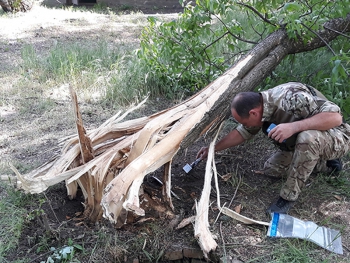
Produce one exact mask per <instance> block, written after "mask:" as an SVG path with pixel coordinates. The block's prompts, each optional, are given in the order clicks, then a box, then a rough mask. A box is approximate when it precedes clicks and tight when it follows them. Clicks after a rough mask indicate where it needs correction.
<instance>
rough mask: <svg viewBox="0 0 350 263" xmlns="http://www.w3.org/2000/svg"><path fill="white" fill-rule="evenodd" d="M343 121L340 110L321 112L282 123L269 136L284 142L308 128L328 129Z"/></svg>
mask: <svg viewBox="0 0 350 263" xmlns="http://www.w3.org/2000/svg"><path fill="white" fill-rule="evenodd" d="M342 121H343V120H342V116H341V115H340V114H339V113H338V112H321V113H318V114H316V115H314V116H312V117H309V118H306V119H303V120H300V121H295V122H291V123H281V124H279V125H277V126H276V127H275V128H273V129H272V130H271V131H270V132H269V134H268V136H269V137H270V138H272V139H274V140H275V141H278V142H279V143H282V142H283V141H284V140H285V139H288V138H289V137H290V136H292V135H293V134H295V133H298V132H302V131H306V130H319V131H326V130H329V129H331V128H334V127H337V126H339V125H340V124H342Z"/></svg>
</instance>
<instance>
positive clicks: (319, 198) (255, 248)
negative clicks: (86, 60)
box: [0, 6, 350, 263]
mask: <svg viewBox="0 0 350 263" xmlns="http://www.w3.org/2000/svg"><path fill="white" fill-rule="evenodd" d="M144 8H145V9H146V10H149V6H145V7H144ZM158 10H159V9H158ZM43 11H44V10H43V9H41V8H40V7H39V6H36V7H34V10H33V12H32V13H31V14H26V15H23V14H22V15H15V16H14V17H12V18H10V19H9V20H8V21H9V22H10V23H11V25H12V27H10V26H1V27H0V32H1V33H0V51H1V53H0V59H1V62H0V63H1V65H2V66H1V67H0V68H1V70H2V72H3V73H6V72H9V71H10V69H11V68H12V67H15V66H16V65H17V64H18V63H19V62H20V50H21V48H22V47H23V45H25V44H28V43H30V44H33V45H35V47H36V48H37V49H38V50H42V51H43V52H45V51H46V50H48V48H49V47H50V46H51V45H52V43H54V42H55V41H62V42H67V43H74V41H76V40H77V39H79V40H82V39H84V38H90V39H91V38H92V39H95V38H96V39H97V38H98V37H99V36H100V35H102V34H103V35H107V36H110V39H108V41H110V42H111V43H119V42H120V41H125V42H126V43H128V44H129V45H137V44H138V39H137V38H138V34H139V30H138V29H135V27H134V26H131V25H130V24H128V22H127V20H128V17H127V16H125V17H121V18H117V19H116V18H114V23H113V24H112V25H111V24H110V23H107V20H108V19H109V18H108V17H107V16H104V15H98V14H91V19H90V20H88V22H87V20H86V17H85V16H86V14H80V13H76V14H65V13H63V12H61V11H58V12H57V13H56V11H55V10H47V9H45V12H44V13H45V14H43ZM164 12H165V10H164ZM164 12H160V13H164ZM168 16H169V17H171V16H173V17H175V14H172V15H168ZM28 17H33V18H35V19H34V20H30V21H31V22H29V20H28ZM82 17H84V19H82ZM118 19H119V20H118ZM104 25H105V26H104ZM139 26H142V23H141V24H140V25H139ZM72 32H74V34H71V33H72ZM105 33H106V34H105ZM116 35H118V37H116ZM1 75H2V77H1V82H2V84H3V87H2V94H4V95H6V92H9V93H11V96H12V97H10V96H9V99H10V100H14V101H15V100H19V99H21V98H19V97H15V95H13V91H12V89H15V87H16V85H17V84H18V83H16V82H14V81H13V80H11V79H10V78H9V77H6V74H1ZM54 91H56V92H57V91H58V92H60V90H59V89H58V90H55V89H53V91H52V94H51V95H52V99H53V100H54V101H55V103H56V106H55V107H54V108H53V109H52V110H51V111H50V112H44V113H43V112H36V111H35V110H34V107H33V111H31V112H30V114H26V115H22V114H21V112H19V111H17V109H16V108H15V107H9V106H6V105H3V106H1V108H0V110H1V130H2V132H1V133H2V134H1V135H0V136H1V137H0V138H1V140H0V142H1V145H0V153H1V156H2V157H1V158H4V160H19V161H21V162H26V163H28V165H31V166H33V164H41V163H44V162H45V161H47V160H49V159H50V158H51V157H52V156H53V155H54V153H55V152H56V151H57V150H58V149H57V140H59V139H60V138H62V137H64V136H66V135H69V134H73V133H75V130H74V124H73V123H74V122H73V120H72V118H70V117H67V116H70V115H71V112H70V111H71V106H70V104H71V102H70V100H69V98H67V97H66V96H64V95H63V94H62V93H59V96H58V97H56V98H55V97H54ZM4 95H3V96H4ZM22 99H25V100H26V102H25V103H27V104H33V105H35V97H34V98H33V97H30V96H29V97H28V96H27V97H25V98H22ZM171 103H172V102H168V101H166V100H164V99H160V101H158V102H157V103H156V104H157V105H155V103H154V102H152V101H149V102H148V103H147V104H146V106H145V107H143V108H142V109H141V110H139V111H138V112H137V113H135V114H138V115H149V114H151V113H154V112H156V111H158V110H161V109H163V108H165V107H166V106H168V105H169V104H171ZM10 104H11V103H9V104H8V105H10ZM81 110H82V115H83V120H84V122H85V126H86V127H87V129H92V128H94V127H97V126H98V125H100V124H102V123H103V121H104V120H106V119H107V118H109V117H110V116H112V115H113V114H115V112H114V109H113V108H112V107H108V106H105V105H100V104H98V103H95V102H93V101H84V103H82V105H81ZM131 117H132V116H131ZM50 118H54V119H55V120H59V119H64V120H65V121H60V122H57V123H54V124H53V123H52V122H50V123H49V122H48V121H49V120H50ZM39 121H40V122H48V124H47V127H46V128H42V129H41V130H38V131H35V129H36V126H35V123H37V122H39ZM235 125H236V124H235V123H234V122H233V121H232V120H228V121H227V123H226V125H225V127H224V128H223V131H222V132H221V136H223V135H224V134H226V133H227V132H228V131H230V130H231V129H233V128H234V127H235ZM29 130H30V131H31V132H29ZM28 142H31V147H30V148H29V147H24V146H23V145H25V144H27V143H28ZM209 142H210V141H209V140H208V139H206V138H199V139H198V141H197V142H195V143H194V144H193V145H192V146H191V147H189V148H188V149H183V150H182V151H180V152H179V153H178V154H177V155H176V158H175V159H174V162H173V165H172V191H173V192H174V194H175V195H176V196H175V195H174V196H173V204H174V208H175V211H173V213H174V215H175V216H173V217H168V216H166V215H167V213H165V212H159V211H157V210H154V209H151V210H147V211H146V215H145V217H143V218H135V219H134V222H133V223H130V224H127V225H124V226H123V227H121V228H118V229H116V227H115V226H114V225H112V224H110V223H109V222H108V221H107V220H105V219H102V220H101V221H100V222H97V223H94V224H92V223H90V222H88V221H86V220H83V219H82V212H83V211H84V207H83V201H84V200H82V197H81V195H80V196H78V198H77V199H76V200H69V199H68V198H67V196H66V188H65V185H64V183H63V182H62V183H59V184H57V185H56V186H54V187H51V188H50V189H48V190H47V191H46V192H45V194H43V195H41V197H42V199H43V203H42V204H32V205H31V206H30V207H28V211H29V212H28V213H30V211H38V209H42V210H43V211H44V213H40V214H39V215H37V216H33V218H32V219H31V220H29V221H28V222H27V224H26V225H25V228H24V229H23V232H22V236H21V238H20V241H19V244H18V248H17V249H16V250H14V251H12V252H11V253H10V254H9V255H8V257H7V260H9V261H10V262H12V261H15V260H18V259H23V258H26V259H27V260H28V262H42V261H44V262H45V260H46V259H47V258H48V256H49V255H50V251H47V250H45V249H46V248H47V247H56V248H59V247H62V246H63V245H65V244H67V242H69V240H71V242H73V243H74V244H79V245H81V246H83V247H84V252H79V253H78V254H77V255H76V257H75V259H78V260H79V261H72V262H175V261H176V262H193V263H195V262H204V261H205V259H204V258H203V254H202V253H201V250H200V247H199V245H198V242H197V240H196V239H195V238H194V229H193V225H192V224H191V223H190V224H188V225H187V226H185V227H183V228H181V229H176V227H177V226H178V224H179V222H180V221H181V220H182V219H186V218H190V217H191V216H193V215H195V202H196V200H197V201H198V200H199V198H200V196H201V191H202V188H203V183H204V180H203V179H204V173H205V162H200V163H199V164H198V166H197V167H196V168H194V169H193V170H192V171H191V172H190V173H189V174H186V173H185V172H184V171H183V166H184V165H185V164H186V163H191V162H193V161H194V160H195V156H196V153H197V152H198V150H199V149H200V148H201V147H202V146H204V145H208V144H209ZM52 149H55V151H53V150H52ZM274 151H276V148H275V147H274V146H273V145H272V144H271V143H269V141H268V140H267V139H266V138H265V137H264V135H258V136H256V138H255V139H254V140H252V141H250V142H248V143H246V144H245V145H242V146H239V147H236V148H235V149H230V150H227V151H225V152H222V153H218V154H217V155H216V158H215V161H216V166H217V170H218V174H219V188H220V199H221V205H224V204H225V206H227V207H229V208H231V209H234V210H239V211H240V213H241V214H242V215H244V216H246V217H250V218H252V219H256V220H260V221H264V222H269V221H270V217H269V215H267V214H266V213H265V211H266V208H267V207H268V206H269V204H270V203H271V202H272V201H274V200H275V199H277V198H278V195H279V189H280V187H281V185H282V183H283V179H273V178H269V177H266V176H264V175H263V174H261V173H260V171H261V169H262V167H263V164H264V161H265V160H266V159H267V158H268V156H270V155H271V154H272V153H273V152H274ZM348 169H349V164H348V158H345V159H344V172H343V173H342V174H341V176H342V178H344V180H347V181H348V180H349V170H348ZM4 173H5V172H2V171H0V174H4ZM154 177H156V178H159V179H161V177H162V170H161V169H160V170H157V171H155V172H154V173H152V174H149V175H147V176H146V177H145V180H144V183H143V188H144V192H145V195H147V196H148V198H150V199H152V200H158V201H159V200H161V199H162V194H161V185H160V184H159V183H158V182H157V180H156V179H154ZM333 179H334V177H324V176H323V177H321V176H319V175H312V176H311V178H310V180H309V182H308V184H307V187H306V189H305V190H304V191H303V193H302V195H301V196H300V198H299V200H298V201H297V202H296V204H295V206H294V207H293V209H292V210H291V212H290V215H292V216H295V217H297V218H299V219H302V220H308V221H313V222H315V223H317V224H320V225H324V226H329V227H333V228H334V227H339V228H338V229H339V230H340V228H341V229H342V240H343V249H344V254H343V255H341V256H340V255H339V256H338V255H335V254H333V255H332V254H331V253H330V252H328V251H326V250H324V249H322V248H319V247H317V246H316V245H315V246H314V247H312V245H310V246H311V247H312V248H313V250H312V251H313V252H314V253H315V255H316V254H317V255H318V257H317V258H318V259H319V258H322V257H323V258H327V259H330V261H327V262H348V261H347V260H348V258H349V256H350V250H349V248H350V218H349V211H350V203H349V201H348V200H347V197H346V195H344V194H343V193H342V191H341V189H339V188H337V185H335V184H334V183H332V182H333V181H332V180H333ZM334 180H335V179H334ZM212 185H213V188H212V195H211V200H210V210H209V223H210V231H211V232H212V233H213V235H214V236H215V237H216V242H217V243H218V247H217V249H216V250H215V251H214V252H213V253H212V254H211V255H210V261H212V262H219V261H220V258H222V257H224V256H225V257H226V258H227V261H226V262H236V263H237V262H272V261H273V259H274V251H273V250H274V249H275V248H276V247H279V246H280V240H279V239H270V238H268V237H267V236H266V233H267V227H266V226H261V225H245V224H243V223H241V222H238V221H236V220H233V219H230V218H229V217H227V216H224V215H222V214H220V213H219V210H218V205H217V201H216V200H217V199H216V194H217V192H216V190H215V185H214V180H213V182H212ZM160 202H161V201H160ZM44 243H45V244H44ZM282 244H285V243H282ZM279 249H281V248H279ZM281 251H285V250H283V248H282V250H281ZM320 255H321V256H320ZM314 262H319V261H314Z"/></svg>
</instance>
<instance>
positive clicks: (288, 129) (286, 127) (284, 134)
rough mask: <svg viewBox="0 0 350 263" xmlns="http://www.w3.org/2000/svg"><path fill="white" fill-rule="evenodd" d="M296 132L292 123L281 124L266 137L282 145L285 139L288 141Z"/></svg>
mask: <svg viewBox="0 0 350 263" xmlns="http://www.w3.org/2000/svg"><path fill="white" fill-rule="evenodd" d="M297 132H298V131H297V130H296V129H295V125H293V123H281V124H278V125H277V126H276V127H275V128H273V129H272V130H271V131H270V132H269V134H268V136H269V137H270V138H271V139H274V140H275V141H277V142H279V143H282V142H283V141H284V140H285V139H288V138H289V137H291V136H292V135H293V134H295V133H297Z"/></svg>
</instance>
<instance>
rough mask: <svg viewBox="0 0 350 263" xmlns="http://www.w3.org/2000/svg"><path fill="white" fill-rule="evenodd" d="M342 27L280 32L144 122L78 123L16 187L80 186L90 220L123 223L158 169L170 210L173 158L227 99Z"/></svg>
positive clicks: (337, 23) (212, 124)
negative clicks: (303, 35) (300, 36)
mask: <svg viewBox="0 0 350 263" xmlns="http://www.w3.org/2000/svg"><path fill="white" fill-rule="evenodd" d="M349 22H350V15H348V16H347V17H346V18H345V19H335V20H332V21H330V22H328V23H327V28H331V29H335V31H334V30H328V29H324V30H323V31H321V32H319V36H322V37H321V39H320V38H315V39H314V40H311V41H309V43H307V44H304V42H303V41H302V40H297V41H292V40H290V39H288V37H287V34H286V32H285V31H284V30H283V29H280V30H278V31H276V32H274V33H272V34H271V35H269V36H268V37H267V38H265V39H264V40H262V41H261V42H260V43H259V44H257V45H256V46H255V47H254V48H253V49H252V50H251V51H250V52H249V53H247V54H246V55H245V56H244V57H242V58H241V59H240V60H238V61H237V62H236V63H235V64H234V65H233V66H232V67H231V68H230V69H228V70H227V71H226V72H225V73H224V74H223V75H222V76H220V77H219V78H218V79H216V80H215V81H213V82H212V83H210V84H209V85H208V86H207V87H206V88H204V89H203V90H201V91H200V92H198V93H197V94H195V95H194V96H192V97H191V98H189V99H187V100H186V101H184V102H182V103H180V104H178V105H176V106H175V107H172V108H169V109H167V110H164V111H161V112H158V113H156V114H154V115H151V116H149V117H144V118H139V119H135V120H131V121H124V122H122V120H123V118H124V117H125V115H126V114H127V113H128V112H127V113H125V114H124V115H123V116H120V117H119V115H120V113H119V114H117V115H116V116H113V117H112V118H111V119H109V120H108V121H106V122H105V123H104V124H102V125H101V126H100V127H99V128H98V129H95V130H92V131H89V132H86V134H85V132H84V130H83V126H82V123H81V127H80V132H79V129H78V133H79V136H75V137H72V138H69V139H67V140H66V143H65V145H64V146H63V152H62V155H61V156H59V157H57V158H56V159H54V160H53V161H52V162H50V163H48V164H45V165H43V166H42V167H39V168H38V169H37V170H35V171H33V172H31V173H29V174H26V175H20V174H17V175H18V178H19V179H20V180H21V182H22V187H23V188H24V189H25V190H26V191H28V192H31V193H38V192H42V191H44V190H45V189H46V188H47V187H49V186H50V185H54V184H56V183H58V182H60V181H63V180H66V182H67V185H68V186H69V187H68V191H74V189H75V188H76V187H77V184H79V185H80V186H81V187H82V188H83V192H84V196H85V197H86V199H87V203H88V204H91V205H90V207H91V206H92V207H94V210H95V212H94V213H92V214H89V217H91V219H92V220H93V221H96V220H98V219H99V218H100V217H101V215H102V209H103V216H104V217H105V218H108V219H109V220H110V221H111V222H114V223H117V222H118V221H119V223H121V224H123V223H125V219H126V217H125V214H126V211H132V212H133V213H135V214H137V215H140V216H142V215H144V214H145V211H144V210H143V209H142V208H141V207H140V201H139V190H140V186H141V184H142V182H143V179H144V177H145V176H146V175H147V174H148V173H150V172H152V171H155V170H156V169H158V168H160V167H161V166H163V165H165V171H164V186H163V187H164V191H163V192H164V194H165V196H164V198H165V200H167V202H168V203H169V205H170V207H172V208H173V205H172V203H171V195H170V193H171V181H170V176H169V175H170V174H171V161H172V159H173V157H174V156H175V154H177V153H178V151H179V150H182V149H185V148H187V147H188V146H190V145H191V144H192V143H193V142H194V141H196V140H197V139H198V138H199V137H200V136H202V135H203V134H208V135H211V134H212V132H213V131H215V130H216V129H217V127H218V125H219V124H220V123H221V122H222V121H223V120H225V119H226V118H227V117H228V116H229V114H230V111H229V105H230V101H231V100H232V98H233V97H234V96H235V95H236V94H237V93H238V92H242V91H250V90H253V89H254V88H255V87H256V86H257V85H258V84H259V83H260V82H261V81H262V80H263V79H264V78H265V77H266V76H268V75H269V74H271V72H272V71H273V69H274V68H275V67H276V66H277V65H278V64H279V63H280V62H281V61H282V59H283V58H284V57H285V56H286V55H288V54H292V53H296V52H303V51H309V50H312V49H315V48H318V47H321V46H324V45H325V43H326V42H327V43H328V42H330V41H332V40H333V39H335V38H336V37H337V35H338V34H337V33H336V32H343V33H344V32H349V31H350V30H349V29H350V26H349V25H350V23H349ZM76 115H77V113H76ZM89 140H90V141H91V148H90V149H89V150H88V154H87V155H86V153H84V149H86V148H89V147H87V145H88V144H90V142H89V143H87V144H86V142H88V141H89ZM84 143H85V146H84V145H83V144H84ZM93 156H95V157H93ZM87 174H88V175H89V176H88V177H87V178H88V179H86V175H87ZM91 180H94V181H93V182H92V181H91ZM71 189H73V190H71ZM92 193H93V194H92ZM121 217H123V218H122V220H120V219H121Z"/></svg>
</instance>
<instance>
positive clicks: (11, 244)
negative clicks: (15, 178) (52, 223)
mask: <svg viewBox="0 0 350 263" xmlns="http://www.w3.org/2000/svg"><path fill="white" fill-rule="evenodd" d="M0 190H1V193H2V195H3V197H2V198H1V199H0V226H1V227H0V262H6V260H5V258H4V257H5V256H6V255H7V253H8V252H10V251H11V250H13V249H15V248H16V247H17V245H18V241H19V238H20V236H21V232H22V229H23V226H24V223H25V218H26V216H27V212H28V210H27V207H26V206H28V205H29V204H30V203H31V202H32V201H33V200H34V198H33V196H31V195H25V194H23V193H22V192H20V191H16V190H15V189H14V188H13V187H12V186H8V185H4V184H1V185H0ZM5 192H6V194H5V195H4V194H3V193H5Z"/></svg>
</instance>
